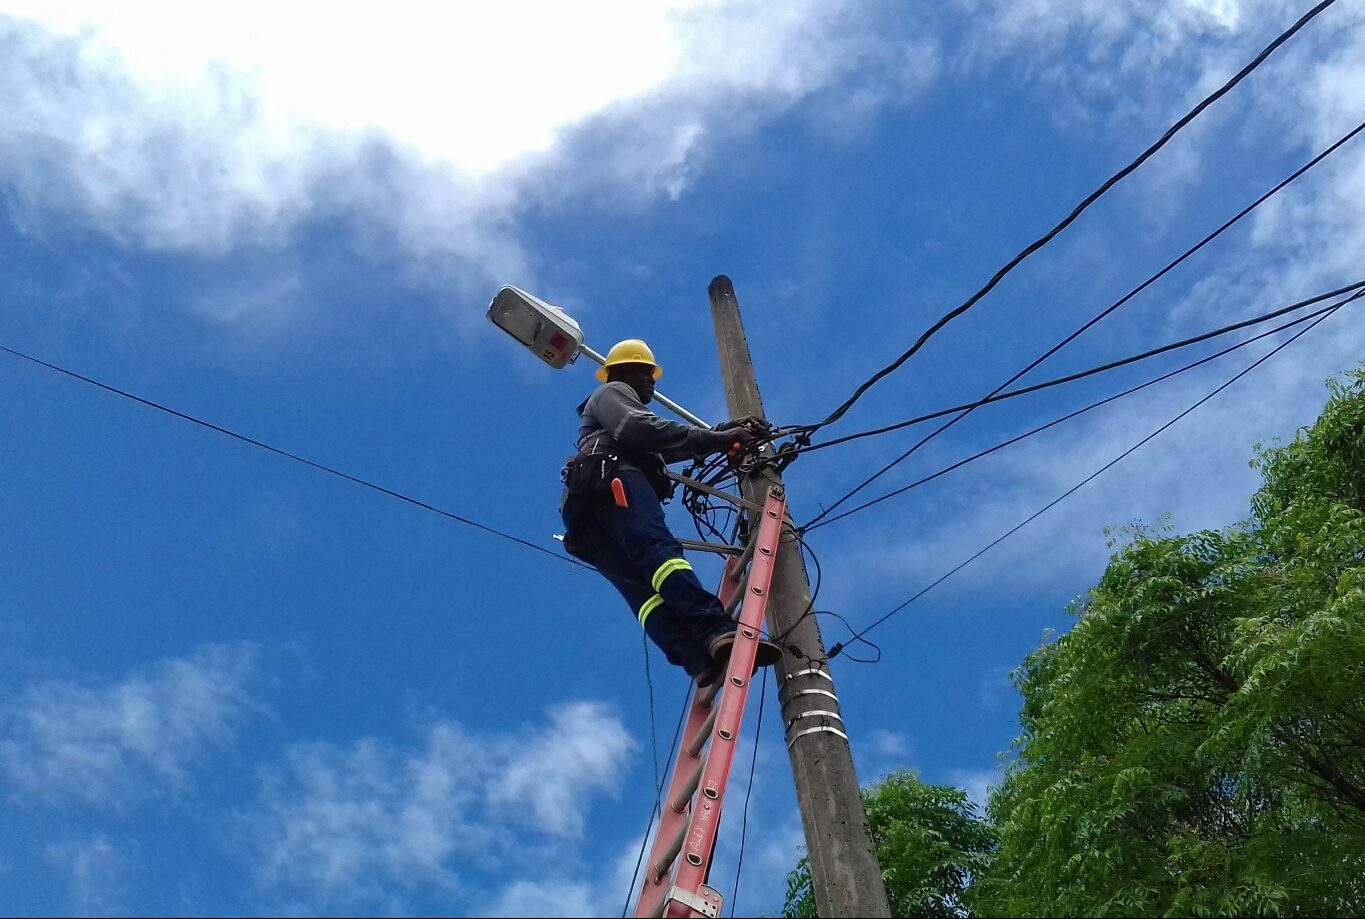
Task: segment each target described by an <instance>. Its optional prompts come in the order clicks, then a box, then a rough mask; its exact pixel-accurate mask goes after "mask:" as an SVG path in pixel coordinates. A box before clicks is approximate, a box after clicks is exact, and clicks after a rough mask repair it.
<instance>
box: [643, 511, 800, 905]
mask: <svg viewBox="0 0 1365 919" xmlns="http://www.w3.org/2000/svg"><path fill="white" fill-rule="evenodd" d="M786 512H787V499H786V496H785V495H784V494H783V491H782V488H781V487H780V486H773V487H772V488H771V489H770V490H769V492H768V498H767V500H766V501H765V502H764V504H763V510H762V515H761V517H760V518H759V524H758V532H757V535H756V536H755V537H754V539H753V543H752V546H753V551H752V555H751V554H750V552H748V551H746V552H745V554H744V555H742V556H739V557H732V558H731V559H730V561H729V562H727V563H726V566H725V574H724V576H723V577H722V578H721V586H720V591H719V595H720V599H721V602H722V603H724V604H725V608H726V609H727V610H728V609H732V608H733V607H734V604H735V602H736V600H738V599H739V598H738V596H737V594H738V593H739V592H740V591H741V590H742V591H743V603H742V605H741V606H740V614H739V630H738V632H737V633H736V635H735V644H734V649H733V650H732V651H731V652H730V665H729V667H728V668H727V670H726V673H725V675H724V677H723V678H722V679H719V680H717V681H716V682H714V683H712V684H711V685H710V686H708V687H706V688H705V689H698V690H696V691H694V692H693V694H692V703H691V706H690V707H689V710H688V713H687V723H686V727H685V728H684V730H683V735H682V744H681V746H680V747H679V748H678V758H677V760H676V761H675V762H674V764H673V778H672V779H671V781H670V782H669V785H668V796H667V797H665V798H664V799H663V816H662V817H661V818H660V820H659V830H658V833H657V834H656V835H655V837H654V845H653V846H652V847H651V849H650V853H649V861H648V862H646V863H645V878H644V883H643V885H642V886H641V888H640V898H639V900H638V901H637V902H636V904H635V913H634V915H636V916H705V917H711V919H714V917H716V916H719V915H720V909H721V906H722V904H723V903H724V898H723V897H722V896H721V895H720V893H719V892H718V891H716V890H715V889H713V888H711V887H709V886H707V884H706V879H707V878H706V876H707V873H708V872H709V871H710V869H711V853H712V851H713V850H714V849H715V845H716V829H717V828H718V827H719V825H720V812H721V806H722V805H723V804H724V803H725V786H726V783H727V781H728V780H729V777H730V764H731V763H732V762H733V760H734V757H735V744H736V743H737V742H738V740H739V728H740V722H741V721H742V720H743V718H744V704H745V702H746V701H747V700H748V696H749V683H750V676H751V675H752V673H753V669H754V656H755V654H756V653H757V651H758V636H759V629H760V627H761V626H762V624H763V616H764V612H765V611H766V609H767V606H768V588H769V586H770V585H771V583H772V578H773V561H774V559H775V558H776V556H777V547H778V544H779V542H780V540H781V537H782V522H783V519H784V518H785V515H786ZM750 558H752V563H751V564H750V561H749V560H750ZM746 564H749V577H748V579H747V581H746V580H743V576H744V566H745V565H746ZM722 687H723V688H724V690H725V692H724V693H721V689H722ZM718 695H719V696H720V699H719V702H717V696H718ZM698 789H700V793H699V792H698ZM679 855H681V856H682V858H681V859H680V858H679V857H678V856H679Z"/></svg>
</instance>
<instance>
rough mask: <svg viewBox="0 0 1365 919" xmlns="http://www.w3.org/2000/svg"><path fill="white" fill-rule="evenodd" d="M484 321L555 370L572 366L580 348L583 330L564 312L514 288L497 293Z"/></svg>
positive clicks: (503, 289)
mask: <svg viewBox="0 0 1365 919" xmlns="http://www.w3.org/2000/svg"><path fill="white" fill-rule="evenodd" d="M488 318H489V319H491V320H492V321H493V324H494V325H495V326H497V327H498V328H500V329H502V330H503V331H504V332H506V333H507V334H508V335H511V336H512V337H513V338H515V339H516V340H517V341H519V342H521V344H522V345H523V346H524V347H525V348H526V349H527V350H529V351H530V352H531V353H532V354H534V355H535V356H536V357H538V358H540V359H541V360H542V361H544V362H545V363H547V364H549V365H550V366H551V367H553V368H555V369H556V370H559V369H560V368H562V367H563V366H564V365H565V364H572V363H573V362H574V359H575V358H577V357H578V352H579V351H581V350H582V349H583V330H582V329H580V328H579V327H578V323H577V322H574V321H573V319H572V318H570V316H569V314H568V313H566V312H564V311H563V310H562V309H560V308H559V307H557V306H551V305H550V304H548V303H546V302H545V301H544V300H542V299H540V298H539V297H537V296H536V295H535V294H528V293H527V292H526V291H524V290H520V289H518V288H516V287H511V286H508V287H504V288H502V289H501V290H499V291H498V294H497V296H496V297H494V298H493V302H492V303H491V304H489V307H488Z"/></svg>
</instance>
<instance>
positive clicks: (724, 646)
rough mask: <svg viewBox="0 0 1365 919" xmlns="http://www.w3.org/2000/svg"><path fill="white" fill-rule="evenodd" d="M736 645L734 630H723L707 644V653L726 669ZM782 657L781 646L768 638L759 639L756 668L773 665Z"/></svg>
mask: <svg viewBox="0 0 1365 919" xmlns="http://www.w3.org/2000/svg"><path fill="white" fill-rule="evenodd" d="M734 647H735V633H734V632H733V631H730V632H722V633H721V634H719V635H717V636H716V637H715V638H713V639H711V644H710V645H708V646H707V648H706V653H708V654H710V655H711V660H713V661H715V662H716V663H717V664H719V665H720V669H721V670H724V669H725V666H726V665H727V664H728V663H730V652H731V651H732V650H734ZM781 659H782V648H781V646H779V645H776V644H774V643H773V642H771V641H768V640H767V639H766V638H760V639H759V640H758V650H757V651H756V652H755V654H754V669H755V670H757V669H758V668H759V667H771V666H772V665H773V664H776V663H777V662H778V661H779V660H781Z"/></svg>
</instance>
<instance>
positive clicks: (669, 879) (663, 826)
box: [632, 553, 748, 917]
mask: <svg viewBox="0 0 1365 919" xmlns="http://www.w3.org/2000/svg"><path fill="white" fill-rule="evenodd" d="M747 563H748V558H747V553H746V556H745V557H732V558H730V559H729V560H728V561H727V562H726V565H725V573H724V574H723V575H722V576H721V579H720V589H719V590H718V591H717V594H718V595H719V597H720V601H721V603H723V604H725V605H726V606H727V607H728V606H729V605H730V603H731V601H732V599H734V598H736V597H735V595H737V594H738V592H739V589H740V586H741V584H742V582H743V574H744V572H743V567H744V565H745V564H747ZM714 700H715V693H714V692H703V691H695V690H694V691H693V693H692V702H691V704H690V707H689V709H688V713H687V723H686V724H685V725H684V727H683V733H682V740H681V742H680V743H679V744H678V755H677V757H676V758H675V759H674V762H673V777H672V779H671V780H670V781H669V783H668V794H667V795H666V796H664V797H663V798H660V799H659V807H660V811H661V814H660V817H659V826H658V828H657V829H656V830H655V834H654V844H653V845H652V846H650V849H649V860H648V861H646V862H645V863H644V872H645V874H644V878H643V880H642V882H641V884H640V894H639V897H638V898H637V899H636V901H635V912H634V913H633V914H632V915H634V916H636V917H643V916H652V915H655V914H656V912H655V907H656V905H657V904H658V903H659V901H660V899H661V898H663V896H664V895H665V894H666V893H667V892H668V891H669V889H670V888H671V887H672V883H673V874H674V872H673V871H671V870H670V871H665V872H664V873H663V875H662V876H660V875H659V874H658V873H656V871H655V866H656V865H657V863H658V862H659V861H660V860H661V859H662V858H663V857H664V855H665V854H666V853H667V851H668V849H669V844H670V843H671V842H672V841H673V840H674V839H675V838H676V837H677V835H678V833H679V832H680V831H681V830H682V827H683V825H684V824H685V823H686V822H687V818H688V811H686V810H683V811H675V810H674V809H673V808H672V806H671V805H670V802H672V801H674V800H675V799H676V798H677V797H678V796H679V795H681V794H682V792H683V790H684V789H685V788H686V786H687V784H688V781H689V779H690V778H691V776H692V774H693V772H695V771H696V769H697V766H698V764H699V762H700V758H701V756H702V751H703V748H704V747H705V738H700V740H701V741H702V742H700V743H698V742H696V741H697V740H698V735H699V734H700V733H701V731H702V730H703V729H704V728H705V727H706V726H707V722H708V720H709V719H710V718H711V717H712V712H711V707H712V706H713V705H714V704H715V701H714Z"/></svg>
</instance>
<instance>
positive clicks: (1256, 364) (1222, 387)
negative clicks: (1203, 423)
mask: <svg viewBox="0 0 1365 919" xmlns="http://www.w3.org/2000/svg"><path fill="white" fill-rule="evenodd" d="M1357 296H1360V294H1357ZM1352 299H1355V298H1354V297H1353V298H1352ZM1347 302H1349V301H1347ZM1344 305H1345V303H1341V304H1338V305H1337V307H1341V306H1344ZM1334 312H1336V308H1333V309H1331V310H1327V311H1324V313H1323V315H1321V316H1319V317H1318V318H1317V319H1315V320H1313V322H1312V323H1311V324H1310V325H1308V326H1306V327H1305V328H1302V329H1300V330H1299V331H1297V332H1295V333H1294V334H1293V335H1291V336H1290V337H1289V338H1287V339H1285V340H1284V341H1282V342H1280V344H1278V345H1276V346H1275V347H1274V348H1273V349H1272V350H1270V351H1269V352H1267V353H1266V354H1264V355H1262V356H1261V357H1259V358H1257V359H1256V360H1255V361H1253V362H1252V363H1251V364H1248V365H1247V366H1246V367H1244V368H1243V369H1242V370H1240V371H1238V372H1237V374H1236V375H1235V376H1233V377H1232V378H1231V379H1229V380H1228V381H1226V382H1224V383H1222V384H1220V385H1219V386H1218V388H1217V389H1214V390H1213V391H1212V392H1210V393H1208V394H1207V395H1205V396H1203V397H1201V398H1200V399H1199V400H1198V401H1197V402H1195V403H1194V404H1193V405H1191V406H1190V407H1189V408H1187V409H1185V410H1184V411H1182V412H1181V413H1180V414H1178V415H1176V416H1175V417H1174V418H1172V419H1171V420H1170V421H1167V422H1166V423H1165V424H1163V425H1162V426H1161V427H1159V428H1157V429H1156V430H1155V431H1153V432H1152V433H1150V434H1148V435H1147V436H1146V437H1144V438H1142V440H1140V441H1138V442H1137V443H1135V444H1133V446H1131V447H1129V448H1128V449H1127V450H1124V451H1123V452H1122V453H1120V454H1119V455H1118V456H1116V457H1115V458H1114V459H1112V460H1110V461H1109V462H1107V463H1105V464H1104V465H1103V466H1101V467H1100V468H1099V469H1096V470H1095V471H1094V472H1092V473H1091V474H1090V475H1088V476H1086V477H1085V478H1084V479H1082V480H1081V481H1080V482H1077V483H1076V484H1075V485H1073V486H1072V487H1071V488H1069V489H1067V490H1066V491H1065V492H1063V493H1062V494H1061V495H1059V496H1058V497H1057V498H1054V499H1053V500H1052V501H1050V502H1049V503H1048V504H1046V505H1045V506H1043V507H1042V508H1041V509H1039V510H1038V511H1035V512H1034V513H1033V514H1032V515H1030V516H1029V517H1027V518H1026V519H1025V520H1024V521H1022V522H1021V523H1018V524H1016V525H1015V526H1014V527H1012V528H1011V529H1009V530H1007V531H1006V532H1005V533H1003V534H1002V535H1000V536H998V537H996V538H995V539H994V540H992V541H991V542H990V543H988V544H987V545H985V546H984V547H982V548H981V549H979V550H977V551H976V553H974V554H973V555H972V556H971V557H969V558H968V559H966V560H965V561H962V562H959V563H958V564H957V565H956V566H955V567H953V568H952V569H950V570H949V571H948V572H947V573H945V574H943V575H940V576H939V577H938V578H937V579H936V580H934V581H933V582H931V583H930V584H929V585H928V586H927V587H925V588H923V589H921V590H920V591H919V592H918V593H916V594H915V595H914V596H912V597H910V599H908V600H906V601H905V602H904V603H901V604H900V605H899V606H897V607H896V608H895V609H893V610H891V611H890V612H889V613H886V614H884V615H883V616H882V617H881V618H879V619H877V620H876V621H875V622H873V623H872V624H871V625H869V626H868V627H867V628H865V629H863V630H862V631H860V632H858V633H856V634H855V635H854V636H853V638H851V639H849V641H855V640H859V639H862V637H863V636H864V635H866V634H867V633H868V632H870V631H872V630H873V629H875V628H876V627H877V626H879V625H881V624H882V623H883V622H885V621H886V620H888V619H890V618H891V617H892V616H894V615H896V614H897V613H899V612H900V611H901V610H903V609H905V608H906V607H907V606H909V605H910V604H911V603H914V602H915V601H916V600H918V599H919V598H920V597H922V596H924V595H925V594H927V593H928V592H929V591H931V590H933V589H934V588H935V587H937V586H938V585H940V584H942V583H943V582H944V581H946V580H948V578H950V577H952V576H953V575H955V574H957V573H958V572H959V571H961V570H962V569H963V568H966V567H967V566H968V565H970V564H971V563H972V562H974V561H976V560H977V559H978V558H980V557H981V556H983V555H985V554H986V553H987V552H989V551H990V550H991V549H994V548H995V547H996V546H998V545H1000V543H1002V542H1004V541H1005V540H1006V539H1008V538H1009V537H1011V536H1013V535H1014V534H1015V533H1017V532H1019V531H1020V530H1022V529H1023V528H1024V527H1026V526H1028V525H1029V524H1030V523H1032V522H1033V521H1035V520H1037V519H1038V518H1039V517H1041V516H1042V515H1043V514H1045V513H1047V512H1048V511H1050V510H1051V509H1052V508H1054V507H1056V506H1057V505H1058V504H1060V503H1061V502H1063V501H1065V500H1066V499H1067V498H1069V497H1071V496H1072V495H1073V494H1075V493H1076V492H1077V491H1079V490H1080V489H1081V488H1083V487H1084V486H1085V485H1087V484H1089V483H1090V482H1092V481H1094V480H1095V479H1096V478H1098V477H1099V476H1100V475H1101V474H1103V473H1104V472H1106V471H1107V470H1108V469H1110V468H1112V467H1113V466H1115V465H1117V464H1118V463H1119V462H1121V461H1122V460H1123V459H1125V458H1126V457H1128V456H1129V455H1130V454H1132V453H1133V452H1134V451H1136V450H1137V449H1138V448H1139V447H1141V446H1143V445H1144V444H1146V443H1147V442H1148V441H1150V440H1151V439H1152V438H1154V437H1156V436H1157V435H1158V434H1160V433H1161V432H1162V431H1165V430H1166V429H1167V428H1169V427H1170V426H1171V425H1173V424H1175V423H1176V422H1177V421H1179V420H1180V419H1182V418H1184V417H1185V416H1186V415H1188V414H1190V412H1193V411H1194V410H1195V409H1197V408H1199V407H1200V406H1201V405H1203V404H1204V403H1205V402H1208V401H1209V400H1210V399H1212V398H1213V397H1214V396H1216V395H1218V394H1219V393H1220V392H1222V391H1223V390H1225V389H1227V388H1228V387H1229V386H1231V385H1232V384H1233V383H1236V382H1237V381H1238V380H1240V379H1241V378H1242V377H1244V376H1246V375H1247V374H1248V373H1250V372H1251V371H1253V370H1255V369H1256V368H1257V367H1259V366H1260V365H1261V364H1263V363H1265V362H1266V361H1267V360H1269V359H1270V358H1272V357H1274V356H1275V355H1276V354H1278V353H1279V352H1280V351H1281V350H1283V349H1284V348H1285V347H1287V346H1288V345H1289V344H1291V343H1292V342H1294V341H1296V340H1297V339H1299V338H1300V337H1301V336H1303V335H1304V334H1305V333H1307V332H1309V331H1312V329H1313V328H1315V327H1316V326H1317V325H1318V323H1320V322H1322V321H1323V320H1324V319H1326V318H1327V317H1328V316H1331V315H1332V313H1334ZM847 643H848V642H842V643H840V644H838V645H835V646H834V647H833V648H831V649H830V652H829V656H830V657H831V658H832V657H834V656H835V655H836V654H838V653H839V652H840V651H841V650H843V647H844V645H846V644H847Z"/></svg>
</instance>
